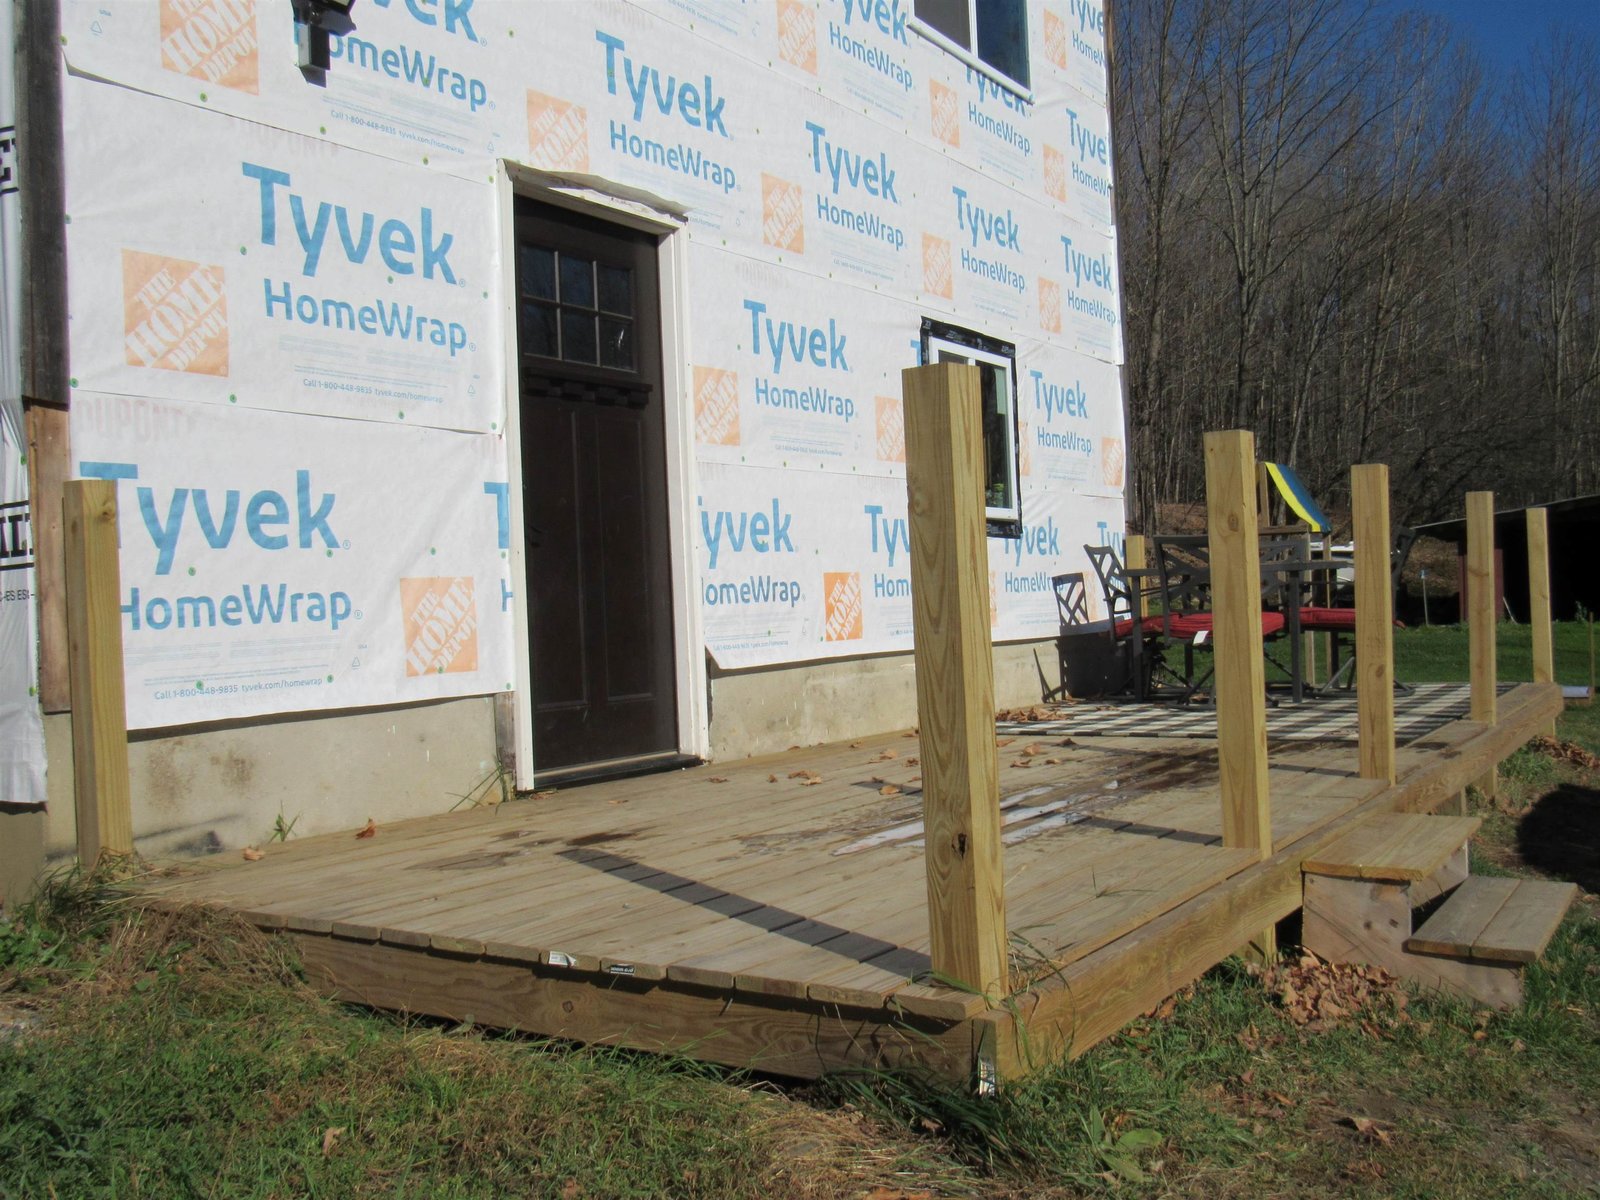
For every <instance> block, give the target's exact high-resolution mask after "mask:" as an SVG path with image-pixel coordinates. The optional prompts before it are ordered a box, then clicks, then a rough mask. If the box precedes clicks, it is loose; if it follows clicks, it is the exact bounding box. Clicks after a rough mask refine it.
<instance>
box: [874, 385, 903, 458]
mask: <svg viewBox="0 0 1600 1200" xmlns="http://www.w3.org/2000/svg"><path fill="white" fill-rule="evenodd" d="M877 403H878V460H879V461H880V462H900V463H903V462H905V460H906V414H905V407H904V406H903V405H902V404H901V403H900V397H899V396H879V397H878V398H877Z"/></svg>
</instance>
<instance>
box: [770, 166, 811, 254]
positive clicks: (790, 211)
mask: <svg viewBox="0 0 1600 1200" xmlns="http://www.w3.org/2000/svg"><path fill="white" fill-rule="evenodd" d="M804 209H805V193H804V192H803V191H801V190H800V185H799V184H797V183H790V182H789V181H788V180H787V179H779V178H778V177H777V176H776V175H768V174H767V173H766V172H765V171H763V172H762V173H761V240H762V241H763V242H765V243H766V244H767V245H769V246H774V247H776V248H777V249H779V250H792V251H794V252H795V253H796V254H800V253H803V252H804V251H805V248H806V222H805V211H804Z"/></svg>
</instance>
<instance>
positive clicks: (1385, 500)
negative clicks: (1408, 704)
mask: <svg viewBox="0 0 1600 1200" xmlns="http://www.w3.org/2000/svg"><path fill="white" fill-rule="evenodd" d="M1350 508H1351V517H1352V523H1353V524H1354V526H1355V540H1356V706H1357V719H1358V725H1359V729H1360V746H1361V751H1360V759H1361V777H1362V778H1363V779H1382V780H1384V781H1385V782H1387V783H1390V784H1392V783H1394V780H1395V775H1394V594H1393V593H1392V592H1391V591H1390V590H1389V583H1390V565H1389V544H1390V543H1389V468H1388V467H1387V466H1385V465H1383V464H1382V463H1368V464H1363V465H1361V466H1358V467H1355V468H1354V469H1352V470H1351V472H1350Z"/></svg>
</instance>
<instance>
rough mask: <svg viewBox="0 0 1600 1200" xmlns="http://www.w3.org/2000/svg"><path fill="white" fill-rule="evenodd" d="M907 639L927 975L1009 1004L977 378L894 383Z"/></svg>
mask: <svg viewBox="0 0 1600 1200" xmlns="http://www.w3.org/2000/svg"><path fill="white" fill-rule="evenodd" d="M903 380H904V386H905V404H904V413H905V432H906V501H907V507H908V510H909V515H910V533H911V605H912V630H913V635H914V645H915V649H916V669H917V716H918V720H919V723H920V726H921V731H922V819H923V827H924V829H925V830H926V834H927V837H926V846H927V849H926V852H925V855H924V857H925V860H926V865H927V872H928V926H929V942H930V944H931V949H932V958H933V970H934V972H935V974H937V975H940V976H944V977H945V978H948V979H951V980H954V981H956V982H958V983H961V984H964V985H965V986H967V987H970V988H975V989H977V990H979V991H981V992H983V993H985V994H986V995H989V996H992V997H996V998H998V997H1003V996H1005V995H1006V994H1007V992H1008V990H1009V987H1008V984H1009V981H1008V978H1007V974H1008V972H1007V951H1006V916H1005V894H1004V885H1003V881H1002V876H1001V865H1000V783H999V762H998V760H997V751H996V749H995V735H994V662H993V649H992V647H991V645H990V632H989V572H988V543H987V541H986V537H987V533H986V529H985V523H984V488H983V424H982V414H981V412H980V403H981V401H980V396H981V386H980V376H979V374H978V368H976V367H971V366H963V365H957V364H954V363H940V364H938V365H936V366H929V367H913V368H911V369H909V370H907V371H905V372H904V373H903Z"/></svg>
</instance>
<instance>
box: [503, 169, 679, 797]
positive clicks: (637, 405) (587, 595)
mask: <svg viewBox="0 0 1600 1200" xmlns="http://www.w3.org/2000/svg"><path fill="white" fill-rule="evenodd" d="M517 204H518V207H517V217H516V237H517V291H518V331H517V342H518V351H519V354H520V357H521V378H522V414H521V415H522V478H523V485H522V486H523V525H524V529H525V533H526V538H527V572H528V577H527V585H526V586H527V588H528V592H527V595H528V597H529V612H530V621H531V625H532V627H531V630H530V635H531V636H530V645H531V651H532V658H533V662H532V664H531V667H532V677H533V694H534V719H533V758H534V770H535V771H536V772H537V773H538V774H539V775H540V777H541V778H548V777H549V775H550V774H551V773H552V772H557V773H560V772H569V773H576V772H578V771H587V770H591V769H599V770H603V769H606V768H607V767H614V768H617V769H627V768H629V767H637V766H639V765H641V764H646V763H648V761H649V760H650V759H651V758H653V757H661V758H664V759H671V758H674V757H676V752H677V747H678V740H677V728H678V724H677V697H676V691H675V670H674V663H673V615H672V596H671V560H670V555H669V546H668V525H667V481H666V437H665V423H664V419H663V411H662V406H663V397H662V386H661V379H662V374H661V321H660V313H659V310H658V304H659V300H658V297H659V288H658V283H657V273H656V272H657V267H656V241H655V239H654V238H652V237H651V236H649V235H648V234H644V233H638V232H635V231H633V230H629V229H625V228H622V227H618V226H613V225H610V224H608V223H606V222H603V221H599V220H596V219H594V218H590V217H587V216H582V215H579V214H577V213H571V212H567V211H565V210H563V209H559V208H553V207H550V206H548V205H540V204H535V203H533V202H531V201H524V200H519V201H518V202H517Z"/></svg>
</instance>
